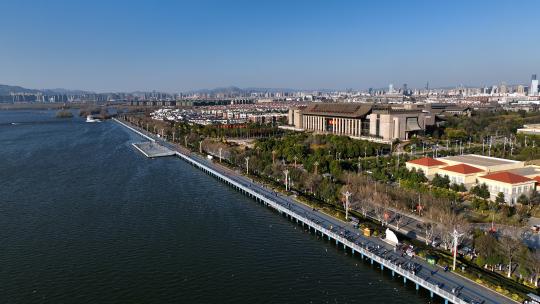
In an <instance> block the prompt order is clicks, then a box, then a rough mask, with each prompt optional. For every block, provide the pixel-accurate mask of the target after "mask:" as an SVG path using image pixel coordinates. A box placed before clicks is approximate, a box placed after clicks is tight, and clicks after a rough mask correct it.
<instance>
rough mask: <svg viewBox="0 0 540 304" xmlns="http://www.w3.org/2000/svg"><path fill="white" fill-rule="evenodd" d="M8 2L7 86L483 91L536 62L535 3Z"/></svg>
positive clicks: (518, 79)
mask: <svg viewBox="0 0 540 304" xmlns="http://www.w3.org/2000/svg"><path fill="white" fill-rule="evenodd" d="M4 9H5V11H9V12H10V14H7V15H6V16H5V17H4V18H2V20H0V34H1V35H2V37H4V39H5V41H9V43H6V44H5V46H4V47H3V48H2V49H1V50H0V65H1V66H2V70H0V83H5V84H10V85H21V86H24V87H31V88H56V87H63V88H67V89H82V90H89V91H95V92H132V91H152V90H157V91H163V92H186V91H191V90H199V89H208V88H216V87H228V86H238V87H241V88H249V87H267V88H298V89H302V90H314V89H336V90H344V89H346V88H353V89H358V90H365V89H368V88H370V87H372V88H386V87H388V84H390V83H392V84H394V87H396V88H401V87H402V85H403V84H404V83H407V84H408V85H409V87H410V88H422V87H424V86H425V84H426V82H429V83H430V87H433V88H436V87H455V86H458V85H461V84H463V85H465V86H478V87H480V86H486V85H494V84H500V83H507V84H509V85H512V84H524V85H527V84H529V83H530V76H531V74H537V71H538V70H539V69H540V58H538V56H537V55H536V54H535V52H536V50H537V49H538V46H540V42H539V41H538V39H534V37H536V36H537V34H536V32H537V30H536V29H535V24H534V22H533V20H534V17H535V15H536V13H537V12H538V11H539V9H540V4H539V3H536V2H532V1H518V2H512V3H508V2H503V1H496V2H493V1H489V2H488V1H478V2H475V3H468V2H464V1H459V2H452V3H447V4H444V3H442V4H441V3H437V4H431V3H425V2H420V1H416V2H412V3H406V4H404V3H399V2H397V1H396V2H391V3H385V4H384V5H383V4H373V3H370V4H366V3H361V4H359V3H353V2H349V1H341V2H339V3H327V2H317V1H315V2H313V1H310V2H306V1H296V2H293V3H286V2H281V1H277V2H272V3H253V2H247V1H235V2H232V3H226V4H225V3H220V2H216V1H197V2H175V3H172V2H162V3H160V4H159V5H158V4H152V3H150V2H138V3H131V2H129V3H128V2H122V1H120V2H115V3H106V2H100V1H97V2H92V3H91V4H82V3H70V2H67V1H52V2H50V3H49V2H48V3H47V4H43V3H39V2H37V1H26V2H18V3H6V4H4ZM516 11H519V14H514V13H512V12H516ZM20 16H24V20H25V22H21V20H20V18H21V17H20Z"/></svg>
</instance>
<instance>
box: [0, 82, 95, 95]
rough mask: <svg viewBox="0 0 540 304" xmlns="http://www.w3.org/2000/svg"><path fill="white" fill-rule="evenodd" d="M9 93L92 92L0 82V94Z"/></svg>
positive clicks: (54, 93)
mask: <svg viewBox="0 0 540 304" xmlns="http://www.w3.org/2000/svg"><path fill="white" fill-rule="evenodd" d="M10 93H34V94H35V93H42V94H44V95H56V94H62V95H66V94H67V95H69V94H73V95H81V94H88V93H92V92H88V91H82V90H67V89H61V88H58V89H42V90H38V89H28V88H23V87H20V86H11V85H6V84H0V95H9V94H10Z"/></svg>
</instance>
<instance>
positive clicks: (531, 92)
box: [529, 74, 538, 96]
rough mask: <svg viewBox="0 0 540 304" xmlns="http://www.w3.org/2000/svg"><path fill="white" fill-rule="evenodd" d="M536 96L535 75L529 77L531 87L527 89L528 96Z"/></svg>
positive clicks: (536, 83) (536, 81)
mask: <svg viewBox="0 0 540 304" xmlns="http://www.w3.org/2000/svg"><path fill="white" fill-rule="evenodd" d="M537 95H538V79H536V74H533V75H532V77H531V87H530V88H529V96H537Z"/></svg>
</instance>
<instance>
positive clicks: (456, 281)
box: [149, 134, 516, 304]
mask: <svg viewBox="0 0 540 304" xmlns="http://www.w3.org/2000/svg"><path fill="white" fill-rule="evenodd" d="M149 136H153V135H151V134H149ZM153 138H154V139H155V140H156V141H159V142H160V143H161V144H163V145H164V146H167V147H169V148H170V149H173V150H176V151H178V152H180V153H182V154H184V155H188V156H189V157H191V158H192V159H194V160H196V161H197V162H199V163H200V164H204V165H205V166H207V167H209V168H212V169H213V170H215V171H218V172H220V173H221V174H223V175H225V176H227V177H229V178H231V179H233V180H235V181H236V182H238V183H240V184H242V185H243V186H245V187H248V188H250V189H251V190H254V191H256V192H257V193H259V194H261V195H263V196H265V197H266V198H269V199H271V200H273V201H275V202H276V203H278V204H280V205H282V206H283V207H286V208H288V209H290V210H292V211H294V212H295V213H297V214H299V215H302V216H304V217H307V218H309V219H310V220H312V221H314V222H315V223H317V224H319V225H321V226H323V227H325V228H326V229H329V230H331V231H333V232H334V233H337V234H339V235H341V236H342V237H345V238H346V239H348V240H349V241H350V242H354V243H356V244H358V245H360V246H362V247H363V248H365V249H367V250H369V251H370V252H372V253H375V254H376V255H378V256H380V257H383V258H384V259H386V260H388V261H391V262H392V263H394V264H396V265H399V266H400V267H403V268H407V269H414V271H415V274H416V275H417V276H419V277H421V278H423V279H424V280H426V281H428V282H430V283H432V284H436V285H438V286H439V287H440V288H441V289H443V290H445V291H447V292H451V293H454V294H456V295H457V296H458V297H459V298H460V299H462V300H464V301H466V302H468V303H489V304H498V303H516V302H514V301H512V300H510V299H509V298H506V297H504V296H503V295H500V294H498V293H496V292H494V291H492V290H490V289H488V288H485V287H483V286H481V285H479V284H476V283H473V282H471V281H469V280H467V279H465V278H463V277H461V276H458V275H456V274H454V273H452V272H445V271H444V270H442V268H440V267H438V266H433V265H430V264H428V263H427V262H426V261H424V260H422V259H418V258H412V257H408V256H407V255H404V254H402V253H400V252H399V251H395V250H394V247H393V246H390V245H389V244H387V243H386V242H384V241H382V240H381V239H379V238H375V237H365V236H364V235H363V234H361V233H360V231H359V230H358V229H355V228H354V227H353V226H352V225H349V224H345V223H343V222H341V221H340V220H338V219H336V218H333V217H330V216H328V215H326V214H324V213H321V212H317V211H316V210H313V209H312V208H310V207H308V206H306V205H304V204H302V203H299V202H297V201H295V200H294V198H292V197H289V196H285V195H282V194H280V193H278V192H274V191H273V190H271V189H268V188H266V187H264V186H262V185H260V184H258V183H254V182H253V181H252V180H251V179H249V178H247V177H245V176H243V175H240V174H238V173H237V172H235V171H233V170H230V169H229V168H227V167H224V166H222V165H219V164H218V163H214V162H212V161H210V160H208V159H206V158H204V157H202V156H200V155H197V154H194V153H191V152H188V151H186V149H185V148H181V147H179V146H176V145H173V144H171V143H168V142H166V141H164V140H162V139H160V138H157V137H155V136H153Z"/></svg>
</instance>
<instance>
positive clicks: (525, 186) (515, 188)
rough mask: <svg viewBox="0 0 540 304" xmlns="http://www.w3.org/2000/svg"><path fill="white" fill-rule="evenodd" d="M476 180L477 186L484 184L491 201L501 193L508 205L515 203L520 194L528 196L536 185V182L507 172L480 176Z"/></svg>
mask: <svg viewBox="0 0 540 304" xmlns="http://www.w3.org/2000/svg"><path fill="white" fill-rule="evenodd" d="M477 180H478V184H486V186H487V187H488V189H489V193H490V195H491V200H495V198H496V197H497V195H498V194H499V193H500V192H502V193H504V198H505V200H506V202H507V203H510V204H514V203H516V201H517V198H518V197H520V196H521V195H522V194H525V195H526V196H529V195H530V194H531V192H532V191H533V190H534V188H535V185H536V180H534V179H531V178H528V177H525V176H522V175H518V174H515V173H512V172H508V171H501V172H496V173H491V174H488V175H484V176H480V177H478V179H477Z"/></svg>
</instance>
